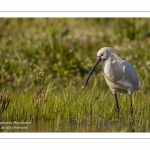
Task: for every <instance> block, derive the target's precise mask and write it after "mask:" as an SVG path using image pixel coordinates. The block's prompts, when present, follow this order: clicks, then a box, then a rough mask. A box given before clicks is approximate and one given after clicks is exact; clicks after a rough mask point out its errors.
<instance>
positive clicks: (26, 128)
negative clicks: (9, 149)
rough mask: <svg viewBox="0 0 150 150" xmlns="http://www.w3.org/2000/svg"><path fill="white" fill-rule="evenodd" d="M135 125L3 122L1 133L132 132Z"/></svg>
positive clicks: (105, 122) (0, 128)
mask: <svg viewBox="0 0 150 150" xmlns="http://www.w3.org/2000/svg"><path fill="white" fill-rule="evenodd" d="M131 131H134V125H132V124H124V123H113V122H110V121H104V122H101V123H99V124H95V125H94V124H90V123H82V124H77V123H62V124H59V125H58V124H57V123H52V122H51V121H50V120H47V121H43V120H40V121H33V122H32V121H28V122H24V121H21V122H16V121H12V122H1V125H0V132H131Z"/></svg>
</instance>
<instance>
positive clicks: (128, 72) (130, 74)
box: [122, 61, 139, 90]
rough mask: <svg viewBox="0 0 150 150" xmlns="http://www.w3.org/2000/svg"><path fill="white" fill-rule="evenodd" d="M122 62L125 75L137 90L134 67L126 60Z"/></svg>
mask: <svg viewBox="0 0 150 150" xmlns="http://www.w3.org/2000/svg"><path fill="white" fill-rule="evenodd" d="M122 64H123V72H124V73H125V77H126V78H127V79H128V80H129V81H130V82H131V83H132V84H133V86H134V88H135V90H138V89H139V88H138V77H137V74H136V71H135V69H134V67H133V66H132V65H131V64H130V63H128V62H126V61H123V62H122Z"/></svg>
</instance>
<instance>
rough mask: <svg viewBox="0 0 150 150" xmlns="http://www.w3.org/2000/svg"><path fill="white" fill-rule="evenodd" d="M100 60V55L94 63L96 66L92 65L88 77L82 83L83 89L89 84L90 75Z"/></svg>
mask: <svg viewBox="0 0 150 150" xmlns="http://www.w3.org/2000/svg"><path fill="white" fill-rule="evenodd" d="M100 60H101V58H100V57H98V59H97V60H96V62H95V63H94V66H93V67H92V69H91V70H90V72H89V74H88V75H87V77H86V78H85V80H84V81H83V83H82V85H81V89H82V90H83V89H84V88H85V87H86V85H87V83H88V81H89V78H90V76H91V75H92V73H93V71H94V69H95V67H96V66H97V64H98V63H99V62H100Z"/></svg>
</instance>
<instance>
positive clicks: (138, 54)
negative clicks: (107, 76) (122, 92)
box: [0, 18, 150, 91]
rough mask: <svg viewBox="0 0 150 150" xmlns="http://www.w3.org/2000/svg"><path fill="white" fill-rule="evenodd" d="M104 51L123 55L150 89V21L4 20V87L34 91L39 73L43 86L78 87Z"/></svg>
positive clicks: (0, 79) (0, 83)
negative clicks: (110, 50) (103, 48)
mask: <svg viewBox="0 0 150 150" xmlns="http://www.w3.org/2000/svg"><path fill="white" fill-rule="evenodd" d="M104 46H108V47H112V48H114V49H115V50H119V51H120V52H121V53H120V54H119V56H120V57H121V58H122V59H125V60H127V61H129V62H130V63H132V64H133V65H134V67H135V68H136V70H137V73H138V77H139V79H140V82H143V84H144V87H145V91H147V90H149V89H150V84H149V83H150V75H149V69H150V19H149V18H1V19H0V66H1V67H0V88H3V87H4V86H6V85H7V87H9V88H10V89H13V90H18V88H19V89H26V90H29V89H32V88H33V87H34V82H35V79H36V77H37V74H38V73H39V70H42V72H43V76H44V81H43V84H47V83H48V82H49V81H56V85H58V84H59V86H60V85H63V86H66V85H68V84H70V85H77V84H79V83H80V82H82V80H83V79H84V78H85V76H86V75H87V73H88V71H89V70H90V69H91V67H92V65H93V63H94V62H95V59H96V53H97V51H98V50H99V49H100V48H102V47H104ZM100 70H101V67H98V68H97V69H96V70H95V73H94V74H95V75H100V73H99V71H100ZM99 80H101V83H102V87H103V89H105V84H104V85H103V83H104V82H105V81H103V77H101V76H100V77H99ZM80 84H81V83H80ZM106 87H107V86H106Z"/></svg>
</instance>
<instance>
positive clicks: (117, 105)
mask: <svg viewBox="0 0 150 150" xmlns="http://www.w3.org/2000/svg"><path fill="white" fill-rule="evenodd" d="M114 95H115V100H116V107H117V111H118V114H119V111H120V109H119V104H118V100H117V94H116V93H115V94H114Z"/></svg>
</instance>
